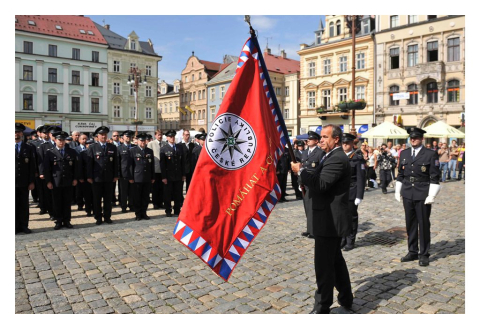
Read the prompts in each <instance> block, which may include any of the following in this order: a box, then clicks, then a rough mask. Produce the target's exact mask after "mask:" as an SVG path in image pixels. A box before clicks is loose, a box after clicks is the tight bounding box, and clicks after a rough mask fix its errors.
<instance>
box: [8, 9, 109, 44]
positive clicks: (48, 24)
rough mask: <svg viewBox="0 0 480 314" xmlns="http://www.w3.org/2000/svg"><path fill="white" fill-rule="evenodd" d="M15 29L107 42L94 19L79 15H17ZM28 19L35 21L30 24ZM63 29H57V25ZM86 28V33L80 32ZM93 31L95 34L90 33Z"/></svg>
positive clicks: (99, 42) (101, 42)
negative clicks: (89, 32) (33, 23)
mask: <svg viewBox="0 0 480 314" xmlns="http://www.w3.org/2000/svg"><path fill="white" fill-rule="evenodd" d="M15 21H16V23H15V29H16V30H20V31H26V32H31V33H38V34H44V35H50V36H57V37H64V38H70V39H76V40H82V41H88V42H93V43H98V44H107V42H106V40H105V39H104V38H103V36H102V34H100V32H99V31H98V30H97V28H96V27H95V25H94V24H93V21H92V20H90V19H89V18H88V17H83V16H78V15H15ZM28 21H33V22H35V24H36V25H30V24H29V23H28ZM57 25H58V26H60V27H61V28H62V29H61V30H59V29H57V27H56V26H57ZM80 30H84V31H85V34H82V33H80ZM88 31H91V32H92V33H93V35H90V34H88Z"/></svg>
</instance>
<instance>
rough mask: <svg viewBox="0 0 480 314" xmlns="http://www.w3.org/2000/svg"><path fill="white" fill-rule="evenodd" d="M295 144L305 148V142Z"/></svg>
mask: <svg viewBox="0 0 480 314" xmlns="http://www.w3.org/2000/svg"><path fill="white" fill-rule="evenodd" d="M296 144H297V146H300V147H305V142H304V141H302V140H298V141H297V142H296Z"/></svg>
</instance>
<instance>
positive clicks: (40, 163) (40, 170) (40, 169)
mask: <svg viewBox="0 0 480 314" xmlns="http://www.w3.org/2000/svg"><path fill="white" fill-rule="evenodd" d="M52 148H55V145H53V144H52V142H51V141H50V140H48V141H46V142H43V143H42V144H40V146H38V148H37V158H38V160H37V164H38V174H39V175H43V174H44V173H43V165H44V164H43V159H44V157H45V153H46V151H47V150H49V149H52Z"/></svg>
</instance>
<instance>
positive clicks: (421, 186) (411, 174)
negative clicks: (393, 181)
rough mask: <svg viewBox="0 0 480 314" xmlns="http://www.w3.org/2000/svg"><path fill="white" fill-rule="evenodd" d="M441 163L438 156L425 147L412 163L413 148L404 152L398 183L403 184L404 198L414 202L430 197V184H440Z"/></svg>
mask: <svg viewBox="0 0 480 314" xmlns="http://www.w3.org/2000/svg"><path fill="white" fill-rule="evenodd" d="M439 166H440V163H439V161H438V154H437V153H436V152H435V151H433V150H430V149H427V148H425V146H423V147H422V149H420V151H419V152H418V155H417V156H415V160H413V161H412V148H407V149H405V150H402V152H401V153H400V164H399V167H398V176H397V181H399V182H402V183H403V185H402V190H401V194H402V197H404V198H406V199H410V200H414V201H420V200H424V199H426V198H427V196H428V190H429V187H430V184H439V180H440V168H439Z"/></svg>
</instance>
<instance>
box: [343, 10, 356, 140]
mask: <svg viewBox="0 0 480 314" xmlns="http://www.w3.org/2000/svg"><path fill="white" fill-rule="evenodd" d="M359 18H360V15H345V19H346V20H347V26H348V28H349V29H350V34H351V35H352V100H353V101H355V35H356V34H357V33H358V32H359V31H360V27H357V24H358V21H359ZM350 134H352V135H355V136H357V130H356V129H355V110H352V127H351V128H350Z"/></svg>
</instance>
